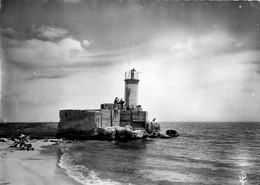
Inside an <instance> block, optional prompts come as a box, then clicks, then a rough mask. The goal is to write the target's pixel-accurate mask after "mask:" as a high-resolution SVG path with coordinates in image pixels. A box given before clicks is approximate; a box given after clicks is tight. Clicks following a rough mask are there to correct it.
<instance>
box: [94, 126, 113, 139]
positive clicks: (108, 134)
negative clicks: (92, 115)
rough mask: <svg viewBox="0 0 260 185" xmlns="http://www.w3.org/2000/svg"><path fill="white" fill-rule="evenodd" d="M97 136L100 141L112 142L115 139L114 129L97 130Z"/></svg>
mask: <svg viewBox="0 0 260 185" xmlns="http://www.w3.org/2000/svg"><path fill="white" fill-rule="evenodd" d="M97 135H98V137H99V138H100V139H105V140H113V139H115V138H116V128H115V127H105V128H98V130H97Z"/></svg>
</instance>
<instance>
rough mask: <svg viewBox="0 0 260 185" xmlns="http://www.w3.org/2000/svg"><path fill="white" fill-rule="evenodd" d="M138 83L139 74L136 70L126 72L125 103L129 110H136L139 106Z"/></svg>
mask: <svg viewBox="0 0 260 185" xmlns="http://www.w3.org/2000/svg"><path fill="white" fill-rule="evenodd" d="M138 83H139V72H137V71H136V70H135V69H134V68H133V69H132V70H131V71H127V72H125V102H126V108H127V109H131V108H132V107H134V108H136V105H137V104H138Z"/></svg>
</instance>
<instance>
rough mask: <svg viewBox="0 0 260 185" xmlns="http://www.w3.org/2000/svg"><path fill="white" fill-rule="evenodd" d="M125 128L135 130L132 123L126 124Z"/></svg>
mask: <svg viewBox="0 0 260 185" xmlns="http://www.w3.org/2000/svg"><path fill="white" fill-rule="evenodd" d="M125 129H127V130H131V131H134V129H133V127H132V126H131V125H126V126H125Z"/></svg>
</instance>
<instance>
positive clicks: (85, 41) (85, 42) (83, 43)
mask: <svg viewBox="0 0 260 185" xmlns="http://www.w3.org/2000/svg"><path fill="white" fill-rule="evenodd" d="M82 45H83V46H84V47H85V48H87V47H89V45H90V42H89V41H88V40H83V42H82Z"/></svg>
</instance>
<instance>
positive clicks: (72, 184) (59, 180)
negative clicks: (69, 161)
mask: <svg viewBox="0 0 260 185" xmlns="http://www.w3.org/2000/svg"><path fill="white" fill-rule="evenodd" d="M11 143H12V142H11V141H8V142H1V143H0V185H7V184H13V185H53V184H62V185H79V183H78V182H76V181H74V180H73V179H71V178H70V177H69V176H68V175H67V174H66V171H65V170H64V169H62V168H60V167H59V165H58V162H59V158H60V155H61V154H62V153H61V150H60V149H59V147H58V146H57V145H56V144H55V143H53V142H44V141H42V140H36V141H33V142H32V145H33V147H34V151H26V150H19V149H17V148H9V145H10V144H11Z"/></svg>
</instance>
